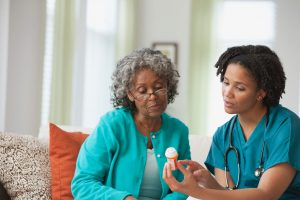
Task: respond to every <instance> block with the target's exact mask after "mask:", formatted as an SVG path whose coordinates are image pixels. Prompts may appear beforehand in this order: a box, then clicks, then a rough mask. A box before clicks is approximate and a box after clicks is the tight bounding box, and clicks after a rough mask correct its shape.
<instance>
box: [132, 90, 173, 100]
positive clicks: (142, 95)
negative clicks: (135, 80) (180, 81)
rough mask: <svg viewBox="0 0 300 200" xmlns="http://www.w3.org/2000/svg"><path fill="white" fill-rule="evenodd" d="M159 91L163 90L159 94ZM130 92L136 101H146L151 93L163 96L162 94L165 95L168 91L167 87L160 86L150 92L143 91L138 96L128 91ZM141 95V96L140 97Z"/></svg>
mask: <svg viewBox="0 0 300 200" xmlns="http://www.w3.org/2000/svg"><path fill="white" fill-rule="evenodd" d="M161 91H164V92H163V93H161V94H159V93H160V92H161ZM129 92H130V94H131V95H132V97H133V98H134V99H136V100H138V101H148V100H149V99H150V97H151V95H154V96H156V97H160V96H163V95H166V94H167V93H168V89H167V88H161V89H158V90H155V91H153V92H151V93H148V92H147V93H144V94H139V95H138V96H136V95H133V92H131V91H129ZM140 97H141V98H140Z"/></svg>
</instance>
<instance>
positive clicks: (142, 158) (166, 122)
mask: <svg viewBox="0 0 300 200" xmlns="http://www.w3.org/2000/svg"><path fill="white" fill-rule="evenodd" d="M150 138H151V141H152V144H153V148H154V153H155V155H156V161H157V165H158V168H159V173H160V181H161V184H162V185H161V186H162V196H161V199H165V200H167V199H172V200H176V199H178V200H179V199H186V198H187V196H186V195H184V194H181V193H177V192H172V191H171V190H170V189H169V187H168V185H167V184H166V183H165V182H164V180H163V179H162V172H163V167H164V164H165V162H166V157H165V155H164V154H165V150H166V149H167V148H168V147H171V146H172V147H175V148H176V149H177V151H178V153H179V159H190V158H191V156H190V146H189V140H188V128H187V127H186V126H185V125H184V124H183V123H182V122H181V121H179V120H178V119H176V118H172V117H170V116H169V115H167V114H166V113H163V114H162V126H161V128H160V130H159V131H157V132H152V133H151V135H150ZM147 142H148V138H147V137H146V136H144V135H142V134H141V133H140V132H139V131H138V130H137V128H136V126H135V123H134V120H133V117H132V115H131V112H130V111H127V110H125V109H124V108H118V109H115V110H114V111H112V112H109V113H107V114H105V115H104V116H103V117H102V118H101V120H100V122H99V124H98V125H97V127H96V128H95V130H94V131H93V133H92V134H91V135H90V136H89V137H88V138H87V139H86V141H85V142H84V143H83V145H82V146H81V149H80V152H79V155H78V159H77V163H76V170H75V174H74V178H73V180H72V185H71V186H72V193H73V196H74V198H75V199H79V200H84V199H109V200H120V199H124V198H125V197H127V196H128V195H132V196H134V197H135V198H138V197H139V190H140V187H141V183H142V179H143V174H144V168H145V165H146V159H147ZM174 176H175V177H176V179H177V180H179V181H181V180H182V179H183V175H182V174H181V173H180V172H179V170H176V171H174Z"/></svg>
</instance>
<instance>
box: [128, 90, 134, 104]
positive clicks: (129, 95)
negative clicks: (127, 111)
mask: <svg viewBox="0 0 300 200" xmlns="http://www.w3.org/2000/svg"><path fill="white" fill-rule="evenodd" d="M127 97H128V99H129V100H130V101H131V102H134V97H133V96H132V94H131V92H127Z"/></svg>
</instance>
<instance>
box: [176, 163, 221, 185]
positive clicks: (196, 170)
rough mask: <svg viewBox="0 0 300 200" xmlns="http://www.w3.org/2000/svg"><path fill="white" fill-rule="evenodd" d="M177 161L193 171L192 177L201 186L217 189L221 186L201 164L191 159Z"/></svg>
mask: <svg viewBox="0 0 300 200" xmlns="http://www.w3.org/2000/svg"><path fill="white" fill-rule="evenodd" d="M178 163H180V164H182V165H187V170H190V171H191V172H192V173H193V176H194V178H195V179H196V181H197V182H198V184H200V185H201V186H202V187H205V188H210V189H218V188H220V187H221V186H220V185H219V184H218V182H217V181H216V179H215V178H214V177H213V176H212V174H211V173H210V171H208V170H207V169H206V168H205V167H203V166H202V165H201V164H199V163H197V162H195V161H192V160H180V161H178Z"/></svg>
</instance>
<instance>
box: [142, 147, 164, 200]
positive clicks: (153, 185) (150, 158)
mask: <svg viewBox="0 0 300 200" xmlns="http://www.w3.org/2000/svg"><path fill="white" fill-rule="evenodd" d="M161 194H162V186H161V182H160V177H159V171H158V167H157V162H156V158H155V154H154V149H147V162H146V166H145V171H144V176H143V180H142V185H141V189H140V195H139V198H138V199H139V200H158V199H160V197H161Z"/></svg>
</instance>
